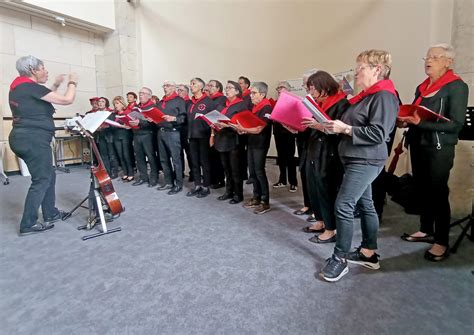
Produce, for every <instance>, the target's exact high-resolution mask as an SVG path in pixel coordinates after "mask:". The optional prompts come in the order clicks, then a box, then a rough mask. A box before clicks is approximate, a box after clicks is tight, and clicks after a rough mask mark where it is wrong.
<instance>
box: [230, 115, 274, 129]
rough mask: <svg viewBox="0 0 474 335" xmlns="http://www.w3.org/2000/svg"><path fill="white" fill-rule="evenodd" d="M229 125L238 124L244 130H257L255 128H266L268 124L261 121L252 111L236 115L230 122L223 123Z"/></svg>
mask: <svg viewBox="0 0 474 335" xmlns="http://www.w3.org/2000/svg"><path fill="white" fill-rule="evenodd" d="M222 122H227V123H229V122H230V123H233V124H237V122H239V123H240V125H241V126H242V127H244V128H255V127H265V125H266V123H265V121H263V120H262V119H260V118H259V117H258V116H257V115H255V114H254V113H252V112H250V111H243V112H240V113H237V114H235V115H234V116H233V117H232V118H231V119H230V120H229V121H222Z"/></svg>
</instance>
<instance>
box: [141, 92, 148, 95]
mask: <svg viewBox="0 0 474 335" xmlns="http://www.w3.org/2000/svg"><path fill="white" fill-rule="evenodd" d="M138 95H151V94H150V93H148V92H138Z"/></svg>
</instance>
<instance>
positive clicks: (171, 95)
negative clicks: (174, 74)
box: [157, 81, 186, 195]
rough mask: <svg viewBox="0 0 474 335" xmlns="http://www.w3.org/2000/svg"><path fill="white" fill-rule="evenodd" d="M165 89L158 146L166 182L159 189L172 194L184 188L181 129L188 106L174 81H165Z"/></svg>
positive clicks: (161, 101) (161, 105)
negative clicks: (177, 91)
mask: <svg viewBox="0 0 474 335" xmlns="http://www.w3.org/2000/svg"><path fill="white" fill-rule="evenodd" d="M163 90H164V92H165V95H164V97H163V99H161V100H160V101H159V102H158V105H157V106H158V108H159V109H160V110H161V111H162V112H163V113H164V114H165V116H164V117H163V119H164V122H161V123H159V124H158V146H159V151H160V160H161V166H162V167H163V173H164V174H165V183H164V184H163V185H162V186H160V187H159V188H158V190H160V191H164V190H168V194H169V195H172V194H176V193H179V192H181V191H182V190H183V165H182V162H181V154H180V153H181V139H180V129H181V126H182V125H183V123H184V121H185V118H186V107H185V102H184V100H183V99H182V98H181V97H179V96H178V93H176V84H175V83H174V82H173V81H165V82H164V84H163ZM171 160H172V161H173V164H171ZM172 165H173V167H172ZM173 168H174V171H173Z"/></svg>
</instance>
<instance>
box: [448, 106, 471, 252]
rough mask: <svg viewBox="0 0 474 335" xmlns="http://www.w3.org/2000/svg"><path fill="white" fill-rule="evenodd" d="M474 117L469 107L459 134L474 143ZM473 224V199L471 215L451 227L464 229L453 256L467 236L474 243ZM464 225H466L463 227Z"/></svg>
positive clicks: (455, 222)
mask: <svg viewBox="0 0 474 335" xmlns="http://www.w3.org/2000/svg"><path fill="white" fill-rule="evenodd" d="M473 117H474V107H467V111H466V118H465V122H464V126H463V128H462V130H461V132H460V133H459V139H460V140H463V141H474V118H473ZM473 222H474V203H473V202H472V199H471V214H469V215H468V216H466V217H464V218H462V219H460V220H457V221H454V222H453V223H451V225H450V227H451V228H452V227H455V226H460V227H461V228H462V231H461V234H460V235H459V236H458V238H457V239H456V242H455V243H454V245H453V246H452V248H451V250H450V251H451V253H453V254H455V253H456V251H457V250H458V247H459V245H460V244H461V242H462V240H463V239H464V237H465V236H467V237H468V239H469V240H470V241H471V242H474V237H473V234H472V230H473V228H472V227H473ZM464 223H466V224H465V225H463V224H464ZM469 229H470V230H471V232H470V233H469V234H468V231H469Z"/></svg>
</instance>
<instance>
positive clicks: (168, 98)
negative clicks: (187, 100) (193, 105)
mask: <svg viewBox="0 0 474 335" xmlns="http://www.w3.org/2000/svg"><path fill="white" fill-rule="evenodd" d="M177 97H178V93H176V92H173V94H171V95H169V96H166V95H165V96H163V99H161V101H163V103H162V104H161V106H162V107H163V109H165V108H166V101H170V100H171V99H174V98H177Z"/></svg>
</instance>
